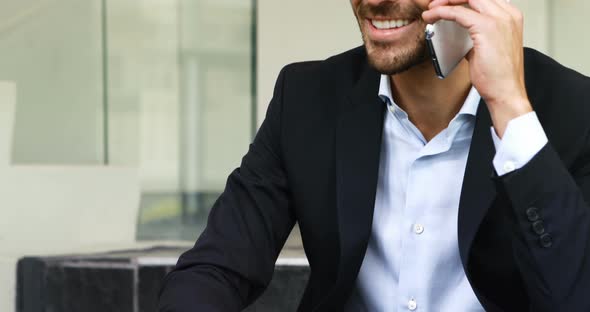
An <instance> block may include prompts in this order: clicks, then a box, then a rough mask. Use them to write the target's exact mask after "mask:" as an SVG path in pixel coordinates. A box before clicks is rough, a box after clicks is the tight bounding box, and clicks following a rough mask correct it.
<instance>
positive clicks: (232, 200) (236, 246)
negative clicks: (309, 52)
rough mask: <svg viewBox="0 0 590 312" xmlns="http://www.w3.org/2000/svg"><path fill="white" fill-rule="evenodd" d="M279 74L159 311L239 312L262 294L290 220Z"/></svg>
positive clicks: (166, 285)
mask: <svg viewBox="0 0 590 312" xmlns="http://www.w3.org/2000/svg"><path fill="white" fill-rule="evenodd" d="M286 71H287V67H286V68H284V69H283V70H282V71H281V73H280V74H279V78H278V80H277V83H276V86H275V91H274V95H273V99H272V100H271V103H270V105H269V108H268V111H267V115H266V118H265V120H264V122H263V123H262V125H261V127H260V129H259V130H258V133H257V135H256V137H255V139H254V141H253V143H252V144H251V145H250V148H249V150H248V153H247V154H246V155H245V156H244V158H243V159H242V163H241V165H240V167H239V168H238V169H236V170H234V171H233V172H232V173H231V175H230V176H229V178H228V180H227V184H226V186H225V190H224V192H223V193H222V195H221V196H220V197H219V199H218V200H217V201H216V203H215V204H214V206H213V208H212V210H211V213H210V215H209V219H208V222H207V227H206V229H205V231H204V232H203V233H202V234H201V236H200V237H199V239H198V240H197V242H196V244H195V246H194V247H193V248H192V249H190V250H189V251H187V252H185V253H184V254H182V255H181V256H180V258H179V260H178V263H177V265H176V267H175V268H174V270H173V271H172V272H171V273H169V274H168V275H167V276H166V278H165V280H164V285H163V287H162V289H161V291H160V298H159V299H160V300H159V311H162V312H164V311H165V312H184V311H187V312H188V311H239V310H241V309H243V308H244V307H245V306H247V305H248V304H250V303H251V302H252V301H254V300H255V299H256V298H257V297H258V296H259V295H260V294H261V293H262V292H263V290H264V289H265V288H266V287H267V286H268V284H269V282H270V280H271V278H272V274H273V271H274V266H275V262H276V259H277V257H278V254H279V252H280V250H281V248H282V246H283V245H284V243H285V241H286V239H287V237H288V235H289V233H290V232H291V229H292V228H293V225H294V223H295V217H294V214H293V212H292V209H291V207H290V200H289V190H288V185H287V179H286V175H285V170H284V168H283V164H282V155H281V149H282V148H281V115H282V98H283V86H284V80H285V76H286V74H285V72H286Z"/></svg>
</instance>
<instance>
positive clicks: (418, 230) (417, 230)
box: [414, 223, 424, 234]
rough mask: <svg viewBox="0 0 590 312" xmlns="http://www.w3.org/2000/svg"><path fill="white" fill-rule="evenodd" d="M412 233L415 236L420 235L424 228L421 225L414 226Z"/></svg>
mask: <svg viewBox="0 0 590 312" xmlns="http://www.w3.org/2000/svg"><path fill="white" fill-rule="evenodd" d="M414 233H416V234H422V233H424V226H423V225H422V224H418V223H416V224H414Z"/></svg>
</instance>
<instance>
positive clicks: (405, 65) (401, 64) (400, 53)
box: [363, 33, 428, 75]
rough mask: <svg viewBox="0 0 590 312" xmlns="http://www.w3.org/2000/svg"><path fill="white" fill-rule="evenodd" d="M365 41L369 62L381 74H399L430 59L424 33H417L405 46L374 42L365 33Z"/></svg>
mask: <svg viewBox="0 0 590 312" xmlns="http://www.w3.org/2000/svg"><path fill="white" fill-rule="evenodd" d="M363 41H364V43H365V49H366V51H367V58H368V61H369V64H370V65H371V66H373V67H374V68H375V69H376V70H377V71H378V72H380V73H381V74H385V75H395V74H399V73H402V72H404V71H407V70H408V69H410V68H412V67H414V66H415V65H418V64H421V63H423V62H425V61H427V60H428V54H427V49H426V39H425V38H424V35H417V36H416V37H415V38H413V39H412V40H411V41H410V42H409V43H408V44H405V45H403V46H402V45H399V44H394V43H385V42H373V41H371V40H369V39H368V38H367V37H366V36H365V35H364V33H363Z"/></svg>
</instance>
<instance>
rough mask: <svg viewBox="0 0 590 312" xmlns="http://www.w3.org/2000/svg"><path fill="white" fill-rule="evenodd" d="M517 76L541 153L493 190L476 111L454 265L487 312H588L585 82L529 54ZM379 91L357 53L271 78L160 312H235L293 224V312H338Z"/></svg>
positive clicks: (169, 281) (488, 143) (375, 145)
mask: <svg viewBox="0 0 590 312" xmlns="http://www.w3.org/2000/svg"><path fill="white" fill-rule="evenodd" d="M525 71H526V87H527V91H528V95H529V98H530V100H531V102H532V105H533V107H534V109H535V110H536V112H537V115H538V117H539V120H540V121H541V124H542V125H543V127H544V129H545V132H546V134H547V136H548V138H549V144H548V145H546V146H545V147H544V148H543V149H542V150H541V151H540V152H539V153H538V154H537V155H536V156H535V157H534V158H533V159H532V160H531V161H530V162H529V163H528V164H527V165H526V166H524V167H523V168H521V169H519V170H517V171H515V172H512V173H510V174H508V175H506V176H502V177H497V176H496V175H495V173H494V169H493V165H492V159H493V157H494V154H495V149H494V145H493V141H492V137H491V134H490V126H491V125H492V123H491V119H490V115H489V112H488V110H487V107H486V104H485V103H483V102H482V103H480V105H479V109H478V112H477V118H476V124H475V130H474V134H473V140H472V144H471V147H470V151H469V157H468V160H467V168H466V172H465V177H464V181H463V188H462V193H461V200H460V206H459V216H458V217H459V226H458V234H459V247H460V248H459V250H460V255H461V260H462V263H463V266H464V268H465V272H466V274H467V277H468V279H469V281H470V283H471V285H472V287H473V289H474V291H475V294H476V295H477V297H478V299H479V300H480V301H481V303H482V304H483V306H484V307H485V309H486V310H488V311H590V208H589V206H588V199H590V142H589V140H590V106H589V104H590V79H589V78H587V77H584V76H582V75H580V74H578V73H576V72H574V71H572V70H569V69H567V68H565V67H563V66H561V65H559V64H558V63H556V62H555V61H553V60H551V59H550V58H548V57H547V56H544V55H542V54H540V53H539V52H536V51H534V50H531V49H525ZM379 78H380V75H379V73H378V72H376V71H375V70H374V69H372V68H371V67H370V66H368V64H367V57H366V53H365V51H364V48H363V47H359V48H356V49H354V50H351V51H348V52H345V53H343V54H341V55H337V56H334V57H332V58H330V59H327V60H325V61H322V62H306V63H298V64H292V65H289V66H286V67H285V68H284V69H283V70H282V71H281V73H280V75H279V78H278V81H277V84H276V87H275V91H274V97H273V99H272V101H271V103H270V106H269V108H268V112H267V115H266V119H265V120H264V122H263V124H262V126H261V127H260V130H259V131H258V134H257V135H256V138H255V139H254V142H253V143H252V145H251V146H250V149H249V151H248V153H247V154H246V155H245V156H244V158H243V160H242V163H241V166H240V168H238V169H236V170H235V171H234V172H233V173H231V175H230V176H229V179H228V181H227V185H226V188H225V191H224V192H223V194H222V195H221V196H220V198H219V199H218V201H217V202H216V203H215V205H214V207H213V209H212V211H211V214H210V216H209V220H208V225H207V228H206V230H205V231H204V233H203V234H202V235H201V237H200V238H199V239H198V241H197V243H196V245H195V247H194V248H192V249H191V250H189V251H187V252H186V253H184V254H183V255H182V256H181V257H180V259H179V261H178V264H177V266H176V268H175V270H174V271H173V272H171V273H170V274H169V275H168V276H167V278H166V280H165V286H164V288H163V289H162V292H161V296H160V311H238V310H240V309H242V308H243V307H245V306H246V305H248V304H249V303H251V302H252V301H253V300H255V299H256V298H257V296H259V295H260V294H261V293H262V291H263V290H264V289H265V287H266V286H267V285H268V283H269V281H270V280H271V277H272V274H273V269H274V264H275V260H276V259H277V256H278V254H279V251H280V250H281V248H282V246H283V244H284V243H285V240H286V239H287V236H288V235H289V232H290V231H291V229H292V227H293V225H294V224H295V222H296V221H297V222H298V223H299V226H300V229H301V236H302V240H303V244H304V249H305V253H306V255H307V258H308V260H309V264H310V269H311V275H310V279H309V282H308V284H307V287H306V289H305V293H304V296H303V298H302V300H301V303H300V306H299V311H339V310H342V307H343V305H344V303H345V302H346V300H347V299H348V297H349V296H350V294H351V291H352V289H353V287H354V285H355V280H356V278H357V274H358V272H359V268H360V266H361V263H362V260H363V257H364V254H365V250H366V248H367V243H368V240H369V236H370V234H371V224H372V218H373V206H374V200H375V192H376V185H377V175H378V170H379V153H380V147H381V133H382V128H383V118H384V112H385V108H386V107H385V105H384V104H383V102H382V101H381V100H380V99H379V98H378V94H377V93H378V88H379ZM415 87H416V88H420V86H419V85H417V86H415ZM441 183H444V181H441ZM424 196H428V190H427V189H425V190H424ZM531 208H532V209H531ZM454 217H456V216H449V218H454ZM534 222H537V223H535V226H533V223H534Z"/></svg>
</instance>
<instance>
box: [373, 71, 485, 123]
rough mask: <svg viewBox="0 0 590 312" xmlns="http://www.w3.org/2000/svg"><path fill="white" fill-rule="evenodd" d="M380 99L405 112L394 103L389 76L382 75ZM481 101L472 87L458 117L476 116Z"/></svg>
mask: <svg viewBox="0 0 590 312" xmlns="http://www.w3.org/2000/svg"><path fill="white" fill-rule="evenodd" d="M379 97H380V98H381V100H383V101H384V102H385V104H387V105H393V106H395V108H396V109H398V110H401V111H403V110H402V109H401V108H400V107H399V106H398V105H397V104H395V101H393V92H392V91H391V83H390V78H389V76H388V75H381V81H380V82H379ZM480 100H481V96H480V95H479V92H477V90H476V89H475V87H471V90H470V91H469V94H468V95H467V98H466V99H465V102H464V103H463V106H461V109H460V110H459V113H457V116H459V115H472V116H475V115H476V113H477V108H478V107H479V102H480ZM404 113H405V112H404Z"/></svg>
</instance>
